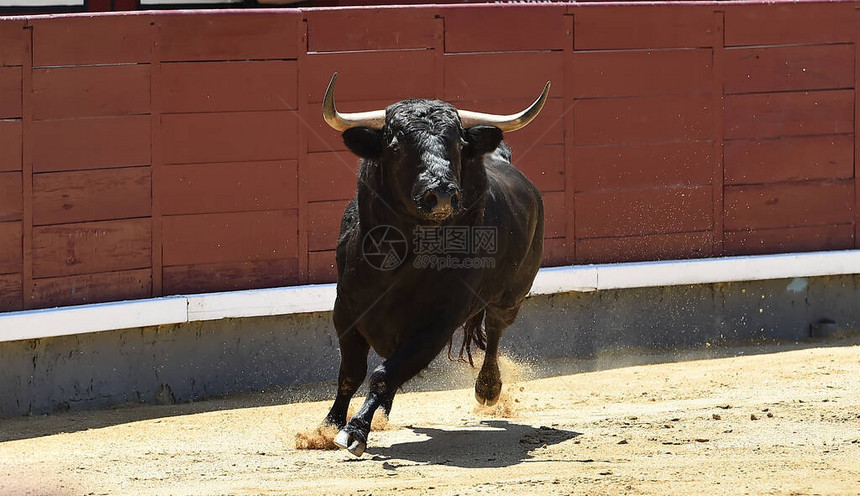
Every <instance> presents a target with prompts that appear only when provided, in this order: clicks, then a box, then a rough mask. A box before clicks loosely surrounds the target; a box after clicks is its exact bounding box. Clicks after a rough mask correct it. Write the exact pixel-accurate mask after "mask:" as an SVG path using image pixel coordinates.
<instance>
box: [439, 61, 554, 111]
mask: <svg viewBox="0 0 860 496" xmlns="http://www.w3.org/2000/svg"><path fill="white" fill-rule="evenodd" d="M444 63H445V94H444V99H445V100H447V101H470V100H471V101H474V100H494V99H512V98H525V99H529V100H530V101H529V103H531V102H533V101H534V99H535V98H537V97H538V96H539V95H540V92H541V90H543V87H544V85H545V84H546V82H547V81H551V82H552V83H553V84H555V85H556V86H555V89H554V90H551V92H550V96H554V97H557V96H560V95H561V94H562V93H563V90H562V88H564V85H563V82H564V75H563V67H564V54H563V53H562V52H529V53H518V52H508V53H480V54H459V55H445V58H444ZM514 68H516V69H514ZM500 82H503V83H501V84H500ZM519 110H521V109H518V110H517V111H519Z"/></svg>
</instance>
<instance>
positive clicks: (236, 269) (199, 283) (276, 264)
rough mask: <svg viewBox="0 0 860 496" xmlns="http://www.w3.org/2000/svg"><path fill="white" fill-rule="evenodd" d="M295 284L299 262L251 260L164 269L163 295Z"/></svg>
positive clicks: (288, 260) (294, 260)
mask: <svg viewBox="0 0 860 496" xmlns="http://www.w3.org/2000/svg"><path fill="white" fill-rule="evenodd" d="M297 283H298V261H297V260H296V259H294V258H291V259H279V260H252V261H244V262H226V263H212V264H196V265H179V266H176V267H165V268H164V294H165V295H172V294H193V293H209V292H214V291H235V290H240V289H258V288H273V287H278V286H290V285H294V284H297Z"/></svg>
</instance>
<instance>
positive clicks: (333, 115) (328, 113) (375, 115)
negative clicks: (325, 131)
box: [323, 72, 385, 131]
mask: <svg viewBox="0 0 860 496" xmlns="http://www.w3.org/2000/svg"><path fill="white" fill-rule="evenodd" d="M335 81H337V73H336V72H335V73H334V74H333V75H332V76H331V81H329V83H328V88H326V90H325V98H323V119H325V121H326V122H327V123H328V125H329V126H331V127H333V128H334V129H336V130H338V131H346V130H347V129H349V128H352V127H371V128H374V129H382V126H383V125H384V124H385V110H373V111H370V112H356V113H351V114H342V113H340V112H338V111H337V109H336V108H335V107H334V82H335Z"/></svg>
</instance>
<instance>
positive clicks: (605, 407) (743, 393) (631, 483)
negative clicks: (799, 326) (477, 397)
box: [0, 337, 860, 495]
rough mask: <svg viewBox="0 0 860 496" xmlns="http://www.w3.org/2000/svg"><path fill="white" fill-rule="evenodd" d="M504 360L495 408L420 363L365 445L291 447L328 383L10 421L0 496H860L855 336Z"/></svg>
mask: <svg viewBox="0 0 860 496" xmlns="http://www.w3.org/2000/svg"><path fill="white" fill-rule="evenodd" d="M506 369H507V370H506V372H505V373H506V375H507V376H509V377H512V378H513V379H516V380H518V382H515V383H513V384H511V385H509V386H508V387H507V389H506V392H505V396H504V398H503V401H502V402H500V405H499V406H497V408H495V409H493V410H486V411H479V410H476V409H475V408H476V403H475V401H474V399H473V395H472V390H471V387H470V386H469V381H471V378H472V377H473V375H474V372H473V371H472V370H471V369H469V367H468V366H465V365H463V364H459V363H450V364H446V365H445V367H442V368H441V369H438V370H431V371H429V372H426V373H425V374H423V375H422V377H420V378H418V379H416V380H415V381H413V382H412V383H410V384H409V385H408V387H407V388H406V391H405V392H403V393H400V394H399V395H398V396H397V398H396V399H395V402H394V411H393V413H392V418H391V419H390V421H389V423H388V425H387V426H383V427H385V429H384V430H377V431H375V432H372V433H371V438H370V443H369V446H368V451H367V452H366V453H365V455H364V456H363V457H362V458H360V459H357V458H354V457H353V456H352V455H350V454H349V453H347V452H346V451H342V450H337V451H321V450H302V449H296V434H297V433H300V432H301V433H309V432H311V431H313V429H314V427H315V426H317V424H318V423H319V421H320V420H321V419H322V417H323V416H324V414H325V412H326V411H327V409H328V407H329V401H328V400H327V399H326V397H327V396H329V395H331V394H332V392H333V391H334V386H333V384H321V385H317V386H313V387H305V388H300V389H291V390H287V391H277V392H267V393H260V394H253V395H243V396H241V397H230V398H225V399H217V400H211V401H204V402H197V403H193V404H183V405H174V406H130V407H124V408H118V409H111V410H105V411H95V412H71V413H64V414H56V415H49V416H38V417H32V418H19V419H3V420H0V494H2V495H18V494H21V495H25V494H34V495H35V494H39V495H42V494H45V495H79V494H80V495H84V494H110V495H115V494H130V495H146V494H159V495H161V494H177V495H185V494H187V495H209V494H240V495H246V494H301V495H305V494H326V495H328V494H371V493H372V494H374V495H379V494H398V495H414V494H459V495H474V494H487V495H496V494H505V495H510V494H541V495H544V494H588V495H600V494H606V495H618V494H655V495H657V494H659V495H678V494H700V495H715V494H752V495H759V494H780V495H798V494H854V495H856V494H860V339H858V338H857V337H854V338H851V339H842V340H837V341H829V342H826V343H802V344H790V345H785V344H783V345H761V346H755V347H736V348H708V349H704V350H697V351H689V352H685V353H684V354H683V356H681V355H679V354H677V353H667V354H665V355H649V356H643V355H638V356H637V357H636V358H635V359H633V358H630V357H625V356H624V355H620V354H615V355H606V356H602V357H600V358H598V359H593V360H565V361H552V362H551V363H541V364H531V365H527V364H523V363H509V364H508V366H507V367H506ZM452 387H453V388H455V389H451V388H452ZM360 399H361V398H357V399H356V400H354V401H353V405H357V404H358V401H360ZM319 400H322V401H319Z"/></svg>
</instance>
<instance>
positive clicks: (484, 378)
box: [475, 305, 520, 406]
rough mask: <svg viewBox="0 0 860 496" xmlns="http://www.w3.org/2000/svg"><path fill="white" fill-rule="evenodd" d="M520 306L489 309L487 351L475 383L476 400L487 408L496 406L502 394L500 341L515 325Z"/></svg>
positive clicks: (491, 306) (486, 320) (485, 320)
mask: <svg viewBox="0 0 860 496" xmlns="http://www.w3.org/2000/svg"><path fill="white" fill-rule="evenodd" d="M519 310H520V307H519V305H517V306H515V307H513V308H500V307H496V306H493V305H490V306H488V307H487V314H486V317H484V326H485V327H486V330H487V349H486V353H485V355H484V364H483V365H481V371H480V372H479V373H478V379H477V380H476V381H475V399H476V400H478V403H480V404H482V405H486V406H492V405H495V404H496V402H497V401H499V395H500V394H501V393H502V375H501V372H499V341H500V340H501V339H502V334H504V332H505V329H507V328H508V326H510V325H511V324H513V322H514V320H515V319H516V318H517V312H519Z"/></svg>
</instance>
